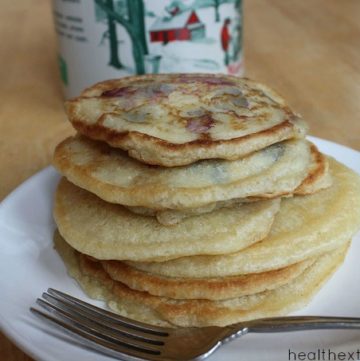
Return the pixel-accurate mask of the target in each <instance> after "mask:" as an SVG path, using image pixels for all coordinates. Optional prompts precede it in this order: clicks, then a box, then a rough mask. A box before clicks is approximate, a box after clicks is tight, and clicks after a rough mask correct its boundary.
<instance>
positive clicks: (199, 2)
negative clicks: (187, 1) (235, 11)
mask: <svg viewBox="0 0 360 361" xmlns="http://www.w3.org/2000/svg"><path fill="white" fill-rule="evenodd" d="M239 2H241V0H194V2H193V4H192V5H191V8H193V9H199V8H207V7H213V8H214V10H215V22H217V23H218V22H219V21H220V20H221V19H220V10H219V8H220V5H222V4H227V3H235V4H236V3H239ZM236 6H237V5H235V7H236Z"/></svg>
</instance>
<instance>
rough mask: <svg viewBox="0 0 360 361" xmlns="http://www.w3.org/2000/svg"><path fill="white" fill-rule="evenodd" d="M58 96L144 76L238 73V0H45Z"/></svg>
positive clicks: (240, 58) (240, 61)
mask: <svg viewBox="0 0 360 361" xmlns="http://www.w3.org/2000/svg"><path fill="white" fill-rule="evenodd" d="M53 14H54V22H55V29H56V33H57V36H58V45H59V46H58V48H59V52H58V59H59V67H60V74H61V79H62V81H63V85H64V94H65V97H73V96H76V95H78V94H79V93H80V92H81V90H82V89H84V88H85V87H87V86H89V85H91V84H93V83H96V82H98V81H101V80H104V79H110V78H119V77H123V76H128V75H134V74H145V73H190V72H191V73H193V72H197V73H205V72H206V73H226V74H233V75H242V73H243V52H242V0H53Z"/></svg>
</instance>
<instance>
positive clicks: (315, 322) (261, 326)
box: [234, 316, 360, 333]
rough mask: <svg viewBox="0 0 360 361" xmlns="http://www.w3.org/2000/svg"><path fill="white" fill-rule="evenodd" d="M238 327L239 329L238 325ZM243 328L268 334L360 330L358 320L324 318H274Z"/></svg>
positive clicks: (251, 323)
mask: <svg viewBox="0 0 360 361" xmlns="http://www.w3.org/2000/svg"><path fill="white" fill-rule="evenodd" d="M234 326H235V325H234ZM238 326H239V329H240V327H241V326H240V324H238ZM244 326H245V327H246V328H247V332H269V333H272V332H289V331H303V330H319V329H360V318H354V317H326V316H293V317H274V318H263V319H259V320H254V321H250V322H248V323H245V324H244V323H242V328H244Z"/></svg>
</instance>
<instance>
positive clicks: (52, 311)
mask: <svg viewBox="0 0 360 361" xmlns="http://www.w3.org/2000/svg"><path fill="white" fill-rule="evenodd" d="M36 302H37V304H38V305H39V306H41V307H42V308H43V309H44V310H39V309H37V308H33V307H31V308H30V310H31V312H33V313H34V314H36V315H37V316H40V317H41V318H43V319H45V320H46V321H49V322H51V323H52V324H55V325H57V326H60V328H62V329H64V330H66V331H67V332H70V333H71V334H72V336H75V337H76V339H77V340H80V343H81V344H82V345H83V346H85V347H87V348H91V349H93V350H95V351H98V352H101V353H103V354H106V355H108V356H112V357H115V358H118V359H121V360H125V361H128V360H129V361H134V360H151V361H165V360H173V361H175V360H178V361H180V360H181V361H185V360H203V359H205V358H206V357H208V356H210V355H211V354H212V353H213V352H214V351H215V350H216V349H218V348H219V347H220V346H221V345H223V344H224V343H226V342H228V341H232V340H234V339H235V338H237V337H240V336H243V335H245V334H247V333H249V332H269V333H272V332H288V331H301V330H316V329H360V318H348V317H317V316H299V317H276V318H264V319H259V320H254V321H247V322H241V323H237V324H233V325H230V326H227V327H215V326H212V327H203V328H163V327H157V326H152V325H148V324H145V323H141V322H137V321H134V320H131V319H128V318H125V317H122V316H119V315H116V314H114V313H112V312H109V311H106V310H104V309H101V308H99V307H96V306H93V305H90V304H89V303H86V302H84V301H81V300H79V299H77V298H75V297H72V296H70V295H68V294H66V293H63V292H60V291H58V290H55V289H52V288H49V289H48V290H47V292H45V293H43V295H42V298H38V299H37V300H36Z"/></svg>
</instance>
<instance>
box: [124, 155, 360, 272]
mask: <svg viewBox="0 0 360 361" xmlns="http://www.w3.org/2000/svg"><path fill="white" fill-rule="evenodd" d="M329 163H330V171H331V174H332V178H333V185H332V186H331V187H330V188H328V189H325V190H322V191H319V192H317V193H315V194H311V195H307V196H297V197H292V198H285V199H283V200H282V202H281V208H280V211H279V212H278V214H277V215H276V218H275V221H274V224H273V226H272V228H271V231H270V234H269V235H268V237H266V238H265V239H264V240H263V241H261V242H258V243H256V244H254V245H252V246H251V247H247V248H245V249H243V250H242V251H239V252H236V253H233V254H228V255H224V256H222V255H217V256H192V257H183V258H179V259H176V260H172V261H167V262H161V263H159V262H130V263H129V264H130V265H131V266H133V267H135V268H137V269H140V270H143V271H146V272H148V273H152V274H156V275H161V276H165V277H185V278H186V277H190V278H194V277H195V278H209V277H225V276H237V275H240V274H248V273H258V272H266V271H270V270H273V269H279V268H283V267H286V266H289V265H291V264H294V263H297V262H300V261H302V260H305V259H308V258H309V257H315V256H318V255H320V254H322V253H324V252H327V251H331V250H333V249H335V248H337V247H340V246H341V245H342V244H344V243H345V242H347V240H349V239H351V238H352V236H353V235H354V234H355V233H356V232H357V231H358V230H359V228H360V207H359V204H360V177H359V176H358V175H357V174H356V173H355V172H353V171H352V170H350V169H349V168H347V167H345V166H344V165H342V164H340V163H338V162H337V161H335V160H334V159H332V158H330V159H329ZM190 219H191V218H190ZM180 224H181V223H180Z"/></svg>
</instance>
